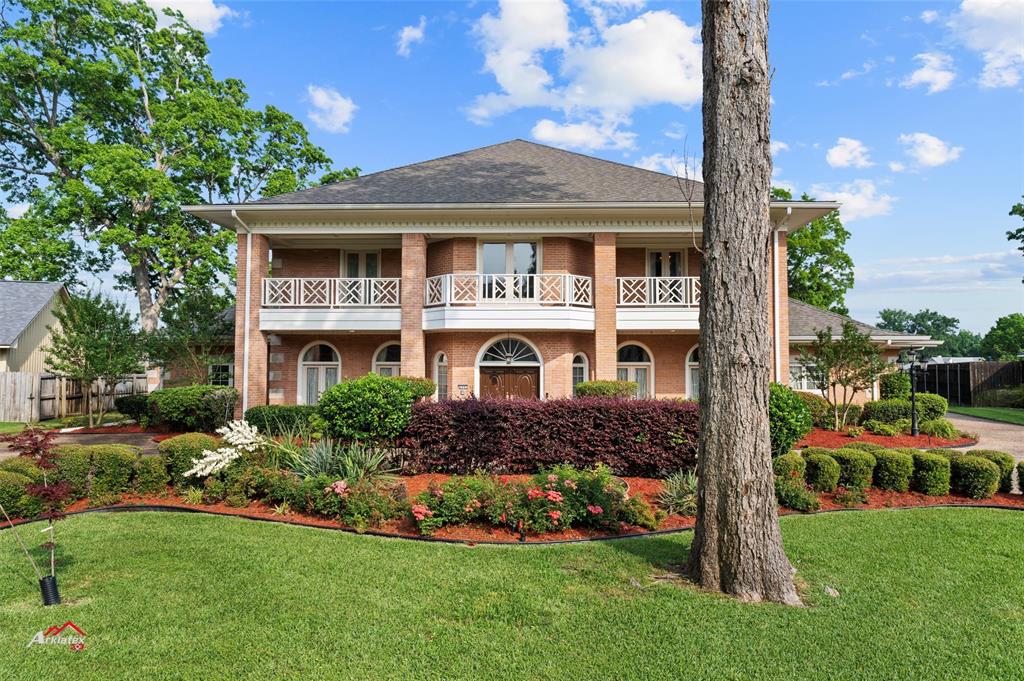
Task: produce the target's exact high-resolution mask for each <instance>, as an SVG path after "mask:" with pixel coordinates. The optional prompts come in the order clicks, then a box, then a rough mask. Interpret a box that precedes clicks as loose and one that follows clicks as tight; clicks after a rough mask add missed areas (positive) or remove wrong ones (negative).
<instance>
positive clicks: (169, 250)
mask: <svg viewBox="0 0 1024 681" xmlns="http://www.w3.org/2000/svg"><path fill="white" fill-rule="evenodd" d="M165 14H166V15H167V16H168V18H169V21H168V22H166V23H169V24H170V25H169V26H164V27H158V25H157V23H158V22H157V16H156V14H155V13H154V12H153V10H152V9H150V8H149V7H148V6H147V5H146V4H145V3H144V2H142V1H141V0H130V1H127V2H111V1H109V0H20V2H17V3H5V4H3V5H2V6H0V45H2V51H0V129H2V130H3V142H4V144H3V145H0V191H3V192H5V193H6V194H7V195H8V200H10V201H29V202H32V203H33V205H34V207H35V211H34V216H35V219H37V220H39V221H40V222H41V224H40V225H39V226H37V227H36V228H35V229H36V230H37V231H36V232H35V233H34V235H35V236H39V235H43V236H44V237H45V241H46V242H47V243H48V244H49V245H47V246H46V247H45V248H47V249H49V248H53V249H57V248H58V247H57V245H56V244H57V243H63V244H64V246H63V248H65V249H67V248H68V247H67V244H68V243H71V242H74V241H76V237H77V241H80V242H81V243H84V244H86V245H87V246H88V247H89V248H90V249H93V250H94V251H95V253H96V256H97V259H96V260H94V261H93V262H92V263H91V264H92V265H94V266H95V265H96V263H109V262H110V261H111V260H114V259H116V260H118V261H120V262H122V263H125V264H126V265H127V267H126V268H125V269H126V272H124V273H123V274H121V275H119V277H118V285H119V286H121V287H122V288H124V289H125V290H130V291H132V292H133V293H134V295H135V297H136V298H137V299H138V304H139V311H140V323H141V327H142V330H143V331H145V332H152V331H153V330H155V329H156V328H157V324H158V320H159V317H160V312H161V309H162V308H163V306H164V305H165V304H166V303H167V302H168V300H169V299H170V298H171V296H172V294H173V292H174V290H175V289H176V288H178V287H179V286H182V285H185V284H190V285H202V284H206V283H208V282H211V281H214V280H216V278H217V276H218V275H219V274H222V273H225V272H227V271H228V270H229V267H230V262H229V247H230V246H231V244H232V243H233V240H234V237H233V235H232V234H231V233H230V232H229V231H227V230H223V229H221V228H219V227H215V226H212V225H211V224H209V223H208V222H206V221H204V220H200V219H198V218H195V217H193V216H191V215H188V214H187V213H184V212H183V211H181V210H180V206H181V205H183V204H194V203H201V202H214V201H231V202H238V201H247V200H250V199H253V198H258V197H259V196H261V195H262V196H266V195H269V194H274V193H278V192H282V191H291V190H294V189H298V188H301V187H304V186H306V185H307V184H308V183H309V182H310V181H311V178H313V177H314V176H315V175H316V174H318V173H320V172H322V171H324V170H325V169H327V168H328V166H329V159H328V157H327V156H326V154H325V153H324V151H323V150H322V149H320V148H319V147H317V146H316V145H314V144H312V143H311V142H310V141H309V139H308V136H307V133H306V130H305V128H304V126H303V125H302V124H301V123H300V122H298V121H296V120H295V119H294V118H292V117H291V116H290V115H289V114H287V113H285V112H283V111H280V110H279V109H276V108H274V107H270V106H268V107H266V108H264V109H262V110H254V109H250V108H249V107H248V95H247V94H246V92H245V88H244V85H243V84H242V83H241V82H240V81H238V80H234V79H227V80H217V79H216V78H214V76H213V72H212V69H211V68H210V65H209V64H208V63H207V53H208V49H207V45H206V41H205V38H204V37H203V34H202V33H200V32H199V31H197V30H195V29H194V28H192V27H191V26H189V24H188V23H187V22H185V20H184V19H183V18H182V16H181V14H180V13H178V12H172V11H169V10H165ZM34 235H33V233H30V232H25V231H24V230H23V231H21V232H16V233H15V234H13V235H10V236H9V238H8V241H12V240H16V241H17V242H18V243H17V244H16V245H15V246H14V248H17V247H21V248H27V245H26V244H25V243H24V242H25V241H26V240H27V241H31V239H32V237H33V236H34ZM7 248H8V249H11V248H12V246H11V245H10V244H8V245H7ZM41 257H45V254H41Z"/></svg>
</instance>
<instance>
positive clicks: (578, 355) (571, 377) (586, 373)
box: [569, 352, 590, 397]
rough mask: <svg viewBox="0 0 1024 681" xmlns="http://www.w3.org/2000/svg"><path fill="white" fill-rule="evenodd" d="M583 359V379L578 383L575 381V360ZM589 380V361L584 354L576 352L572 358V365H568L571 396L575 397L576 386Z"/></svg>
mask: <svg viewBox="0 0 1024 681" xmlns="http://www.w3.org/2000/svg"><path fill="white" fill-rule="evenodd" d="M577 358H582V359H583V378H582V379H581V380H579V381H577V380H576V367H577V366H579V365H578V364H576V359H577ZM589 380H590V359H589V358H588V357H587V353H585V352H577V353H576V354H575V355H573V356H572V363H571V364H570V365H569V385H570V386H572V396H573V397H576V384H577V383H583V382H585V381H589Z"/></svg>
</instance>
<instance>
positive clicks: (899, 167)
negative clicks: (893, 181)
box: [889, 161, 907, 173]
mask: <svg viewBox="0 0 1024 681" xmlns="http://www.w3.org/2000/svg"><path fill="white" fill-rule="evenodd" d="M906 169H907V166H905V165H904V164H902V163H900V162H899V161H889V170H891V171H892V172H894V173H902V172H903V171H904V170H906Z"/></svg>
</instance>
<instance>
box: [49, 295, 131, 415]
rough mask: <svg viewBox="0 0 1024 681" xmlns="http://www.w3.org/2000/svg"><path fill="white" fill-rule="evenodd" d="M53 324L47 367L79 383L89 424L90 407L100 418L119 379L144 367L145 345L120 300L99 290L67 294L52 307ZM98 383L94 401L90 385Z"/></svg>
mask: <svg viewBox="0 0 1024 681" xmlns="http://www.w3.org/2000/svg"><path fill="white" fill-rule="evenodd" d="M54 317H56V319H57V324H55V325H53V326H51V327H48V328H49V330H50V333H51V339H50V345H49V346H48V347H46V348H45V351H46V368H47V369H48V370H49V371H51V372H53V373H54V374H57V375H58V376H62V377H64V378H68V379H72V380H78V381H81V382H82V391H83V392H84V393H85V396H86V397H85V401H86V412H87V413H88V416H89V425H90V426H92V425H93V423H94V421H93V415H94V412H95V414H96V416H97V417H98V419H99V421H98V422H99V423H103V413H104V411H105V410H106V403H107V402H108V401H109V400H111V399H113V395H114V390H115V388H116V387H117V384H118V383H119V382H120V381H122V380H123V379H124V378H125V377H127V376H130V375H132V374H135V373H137V372H139V371H141V369H142V359H143V344H142V340H141V338H140V336H139V332H138V330H137V329H136V328H135V322H134V320H133V319H132V316H131V315H130V314H129V313H128V310H127V309H126V308H125V306H124V305H123V304H122V303H119V302H116V301H113V300H111V299H109V298H106V297H104V296H102V295H101V294H99V293H86V294H85V295H82V296H71V297H70V298H68V299H67V300H65V301H63V302H62V303H61V305H59V306H58V307H56V308H55V309H54ZM95 383H98V384H99V399H98V400H97V401H96V404H93V402H92V386H93V384H95Z"/></svg>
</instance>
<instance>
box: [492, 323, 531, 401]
mask: <svg viewBox="0 0 1024 681" xmlns="http://www.w3.org/2000/svg"><path fill="white" fill-rule="evenodd" d="M540 370H541V366H540V357H539V356H538V355H537V353H536V351H535V350H534V349H533V348H531V347H530V346H529V345H528V344H527V343H525V342H523V341H521V340H519V339H516V338H504V339H502V340H499V341H496V342H495V343H492V344H491V345H490V346H489V347H488V348H487V349H486V350H485V351H484V353H483V355H481V357H480V362H479V371H480V397H482V398H489V399H498V400H508V399H517V398H521V399H536V398H538V397H540Z"/></svg>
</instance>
